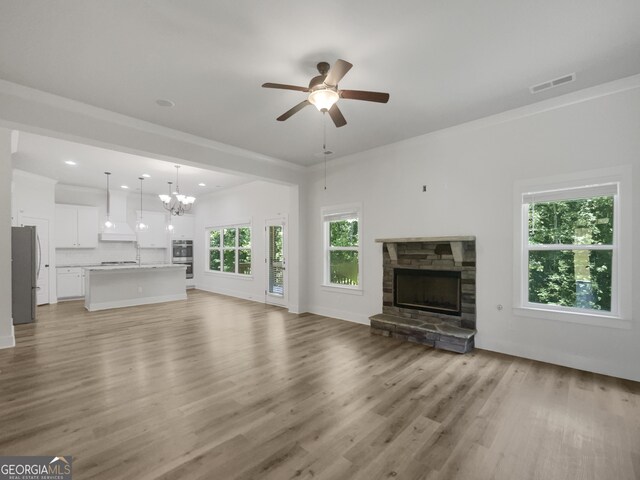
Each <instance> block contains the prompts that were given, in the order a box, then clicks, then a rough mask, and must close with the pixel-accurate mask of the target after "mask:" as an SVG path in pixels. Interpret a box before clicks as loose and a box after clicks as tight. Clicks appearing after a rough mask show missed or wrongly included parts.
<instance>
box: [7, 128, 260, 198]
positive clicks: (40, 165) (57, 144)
mask: <svg viewBox="0 0 640 480" xmlns="http://www.w3.org/2000/svg"><path fill="white" fill-rule="evenodd" d="M68 160H70V161H73V162H75V163H76V165H67V164H66V163H65V162H66V161H68ZM12 163H13V167H14V168H18V169H20V170H24V171H27V172H31V173H35V174H37V175H43V176H45V177H48V178H53V179H55V180H58V182H59V183H61V184H65V185H77V186H82V187H91V188H100V189H106V182H107V179H106V176H105V174H104V172H111V178H110V182H111V188H112V189H120V188H121V186H122V185H126V186H128V187H129V189H128V191H136V190H138V189H139V188H140V180H138V178H139V177H140V176H141V175H142V174H144V173H146V174H148V175H150V177H149V178H145V179H144V180H143V184H142V190H143V192H144V193H149V194H160V193H168V190H169V185H168V184H167V182H173V187H174V188H175V184H176V169H175V165H176V164H175V163H171V162H165V161H162V160H156V159H153V158H146V157H141V156H138V155H131V154H128V153H122V152H115V151H113V150H106V149H104V148H98V147H94V146H89V145H81V144H79V143H75V142H68V141H66V140H58V139H55V138H50V137H43V136H40V135H34V134H31V133H25V132H20V134H19V136H18V149H17V152H16V153H14V154H13V155H12ZM179 179H180V192H181V193H184V194H186V195H193V196H195V197H196V198H197V197H198V196H199V195H204V194H206V193H209V192H213V191H217V190H220V189H222V188H227V187H232V186H235V185H240V184H242V183H247V182H250V181H251V179H250V178H247V177H242V176H239V175H230V174H227V173H221V172H216V171H213V170H206V169H202V168H196V167H192V166H188V165H181V166H180V176H179ZM199 183H204V184H205V185H206V186H205V187H201V186H199V185H198V184H199Z"/></svg>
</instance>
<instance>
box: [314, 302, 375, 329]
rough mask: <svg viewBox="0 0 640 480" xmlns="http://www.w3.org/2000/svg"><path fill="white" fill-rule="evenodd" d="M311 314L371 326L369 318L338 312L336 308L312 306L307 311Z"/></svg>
mask: <svg viewBox="0 0 640 480" xmlns="http://www.w3.org/2000/svg"><path fill="white" fill-rule="evenodd" d="M307 311H308V312H309V313H314V314H316V315H322V316H325V317H331V318H337V319H338V320H344V321H346V322H352V323H359V324H361V325H369V324H370V322H369V316H368V315H362V314H360V313H353V312H346V311H343V310H336V309H334V308H326V307H318V306H311V307H309V309H308V310H307Z"/></svg>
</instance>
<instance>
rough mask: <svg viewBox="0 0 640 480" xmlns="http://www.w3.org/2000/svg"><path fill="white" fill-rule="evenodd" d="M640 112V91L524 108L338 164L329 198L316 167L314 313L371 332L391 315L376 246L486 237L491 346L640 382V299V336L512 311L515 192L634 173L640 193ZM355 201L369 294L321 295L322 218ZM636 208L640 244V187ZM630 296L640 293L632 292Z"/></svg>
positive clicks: (487, 345) (638, 266) (484, 282)
mask: <svg viewBox="0 0 640 480" xmlns="http://www.w3.org/2000/svg"><path fill="white" fill-rule="evenodd" d="M561 101H562V100H558V103H559V102H561ZM639 112H640V88H635V89H631V90H626V91H622V92H618V93H615V94H610V95H607V96H601V97H597V98H591V99H589V100H586V101H583V102H580V103H573V104H569V105H566V106H563V107H561V108H554V109H547V110H546V111H540V112H539V113H536V114H531V111H530V109H529V110H526V109H523V110H522V111H520V112H512V113H511V114H510V115H502V116H499V117H498V118H495V119H486V120H485V121H480V122H475V123H473V124H471V125H466V126H461V127H458V128H453V129H450V130H447V131H442V132H437V133H435V134H431V135H426V136H422V137H418V138H414V139H410V140H408V141H405V142H400V143H397V144H394V145H389V146H386V147H382V148H378V149H375V150H371V151H367V152H364V153H361V154H357V155H353V156H350V157H347V158H344V159H339V160H336V161H334V162H331V163H330V164H329V168H328V180H327V185H328V187H327V190H326V191H323V189H322V181H323V179H322V172H321V170H320V169H315V171H314V173H313V175H312V177H313V178H312V180H311V182H310V186H309V205H308V208H307V211H306V212H307V213H306V217H307V223H308V227H307V245H308V247H307V248H308V258H309V260H310V263H309V266H308V282H309V283H308V291H309V295H308V309H309V310H310V311H312V312H316V313H321V314H326V315H332V316H335V317H339V318H344V319H348V320H352V321H359V322H363V323H368V322H367V319H368V317H369V316H370V315H373V314H376V313H379V312H381V310H382V288H381V286H382V256H381V245H380V244H377V243H374V239H375V238H380V237H411V236H440V235H476V236H477V268H478V271H477V279H478V284H477V312H478V320H477V328H478V335H477V342H476V345H477V346H478V347H479V348H484V349H489V350H496V351H500V352H505V353H510V354H514V355H519V356H523V357H529V358H535V359H539V360H543V361H548V362H551V363H557V364H562V365H567V366H572V367H576V368H581V369H585V370H590V371H595V372H601V373H605V374H611V375H615V376H620V377H626V378H631V379H635V380H640V368H639V367H638V365H640V347H639V346H640V325H639V322H638V318H637V316H638V313H637V312H640V296H638V295H635V296H634V299H633V307H634V308H633V311H634V312H636V313H635V316H636V317H635V318H633V322H632V328H631V330H621V329H612V328H607V327H594V326H584V325H578V324H570V323H560V322H554V321H548V320H542V319H537V318H525V317H521V316H516V315H514V314H513V311H512V307H513V306H514V305H512V299H513V290H512V289H513V285H512V283H513V274H512V271H513V269H514V261H513V247H514V233H515V231H516V229H517V228H518V226H517V225H514V218H513V217H514V215H513V210H514V206H513V189H514V184H515V182H516V181H518V180H523V179H530V178H536V177H545V176H551V175H555V174H569V173H572V172H578V171H582V170H589V169H598V168H603V167H610V166H622V165H632V168H633V183H634V184H635V185H636V186H638V185H640V134H638V132H640V113H639ZM519 113H527V116H523V115H519ZM423 185H427V191H426V193H423V192H422V186H423ZM352 202H362V204H363V221H362V243H363V272H362V278H363V289H364V293H363V295H361V296H358V295H347V294H344V293H336V292H334V291H328V290H327V289H323V288H322V287H321V286H320V283H321V281H322V247H323V246H322V235H321V222H320V209H321V207H323V206H328V205H335V204H343V203H352ZM633 207H634V208H633V212H632V215H633V226H632V228H633V236H634V237H635V238H636V239H638V238H640V221H638V216H639V215H640V188H635V191H634V192H633ZM632 261H633V272H635V273H634V278H633V284H634V285H638V286H640V275H639V274H638V273H637V272H639V271H640V255H634V257H633V259H632ZM624 288H625V290H624V292H625V293H626V294H627V295H633V292H632V291H631V290H630V286H626V287H624ZM498 304H501V305H504V307H505V308H504V310H502V311H499V310H497V308H496V306H497V305H498Z"/></svg>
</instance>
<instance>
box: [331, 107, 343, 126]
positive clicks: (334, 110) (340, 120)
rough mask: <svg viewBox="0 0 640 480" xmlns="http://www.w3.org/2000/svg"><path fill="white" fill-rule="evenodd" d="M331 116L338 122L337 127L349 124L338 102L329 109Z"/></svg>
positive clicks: (334, 121)
mask: <svg viewBox="0 0 640 480" xmlns="http://www.w3.org/2000/svg"><path fill="white" fill-rule="evenodd" d="M329 116H331V120H333V123H335V124H336V127H338V128H339V127H344V126H345V125H346V124H347V121H346V120H345V119H344V115H342V112H341V111H340V109H339V108H338V105H337V104H336V103H334V104H333V106H332V107H331V108H330V109H329Z"/></svg>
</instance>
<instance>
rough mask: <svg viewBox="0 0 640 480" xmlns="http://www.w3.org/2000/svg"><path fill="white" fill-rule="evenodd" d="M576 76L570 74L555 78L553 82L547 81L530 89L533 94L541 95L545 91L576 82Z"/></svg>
mask: <svg viewBox="0 0 640 480" xmlns="http://www.w3.org/2000/svg"><path fill="white" fill-rule="evenodd" d="M575 80H576V74H575V73H570V74H569V75H563V76H562V77H558V78H554V79H553V80H547V81H546V82H542V83H539V84H537V85H533V86H532V87H529V90H530V91H531V93H540V92H543V91H545V90H549V89H550V88H555V87H559V86H560V85H564V84H565V83H571V82H575Z"/></svg>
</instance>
